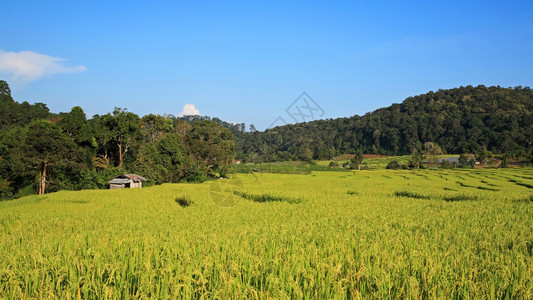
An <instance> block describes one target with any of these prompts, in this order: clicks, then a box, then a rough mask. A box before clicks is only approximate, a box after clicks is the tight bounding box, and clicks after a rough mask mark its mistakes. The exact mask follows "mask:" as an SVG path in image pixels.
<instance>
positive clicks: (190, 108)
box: [179, 103, 200, 117]
mask: <svg viewBox="0 0 533 300" xmlns="http://www.w3.org/2000/svg"><path fill="white" fill-rule="evenodd" d="M199 114H200V111H199V110H198V109H196V107H195V106H194V104H188V103H187V104H185V105H184V106H183V109H182V110H181V112H180V114H179V116H180V117H183V116H194V115H199Z"/></svg>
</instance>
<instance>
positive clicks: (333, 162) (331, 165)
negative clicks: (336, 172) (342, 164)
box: [328, 161, 339, 168]
mask: <svg viewBox="0 0 533 300" xmlns="http://www.w3.org/2000/svg"><path fill="white" fill-rule="evenodd" d="M328 167H330V168H338V167H339V164H338V163H337V162H336V161H332V162H330V163H329V166H328Z"/></svg>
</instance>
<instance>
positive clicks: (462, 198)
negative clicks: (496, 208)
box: [444, 195, 478, 202]
mask: <svg viewBox="0 0 533 300" xmlns="http://www.w3.org/2000/svg"><path fill="white" fill-rule="evenodd" d="M477 199H478V198H477V197H476V196H471V195H455V196H445V197H444V201H446V202H455V201H468V200H477Z"/></svg>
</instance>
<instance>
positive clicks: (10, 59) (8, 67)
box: [0, 49, 87, 83]
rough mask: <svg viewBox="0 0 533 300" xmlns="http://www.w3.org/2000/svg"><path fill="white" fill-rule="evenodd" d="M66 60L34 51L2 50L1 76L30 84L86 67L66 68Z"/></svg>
mask: <svg viewBox="0 0 533 300" xmlns="http://www.w3.org/2000/svg"><path fill="white" fill-rule="evenodd" d="M65 61H66V59H64V58H60V57H53V56H48V55H46V54H41V53H37V52H33V51H20V52H8V51H4V50H1V49H0V74H7V75H8V76H11V78H10V79H11V80H13V81H18V82H21V83H28V82H32V81H35V80H39V79H41V78H44V77H48V76H52V75H55V74H64V73H77V72H83V71H85V70H87V67H85V66H81V65H80V66H72V67H69V66H65V65H64V63H65Z"/></svg>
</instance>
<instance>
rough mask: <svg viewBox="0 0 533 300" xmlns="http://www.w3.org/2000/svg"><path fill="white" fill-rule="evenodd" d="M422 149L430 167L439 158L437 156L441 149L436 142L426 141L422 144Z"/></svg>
mask: <svg viewBox="0 0 533 300" xmlns="http://www.w3.org/2000/svg"><path fill="white" fill-rule="evenodd" d="M424 151H425V152H426V157H427V160H428V167H429V168H431V166H432V165H433V164H436V163H437V162H438V160H439V158H438V156H439V155H441V154H442V149H441V148H440V146H439V145H437V143H433V142H427V143H425V144H424Z"/></svg>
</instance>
